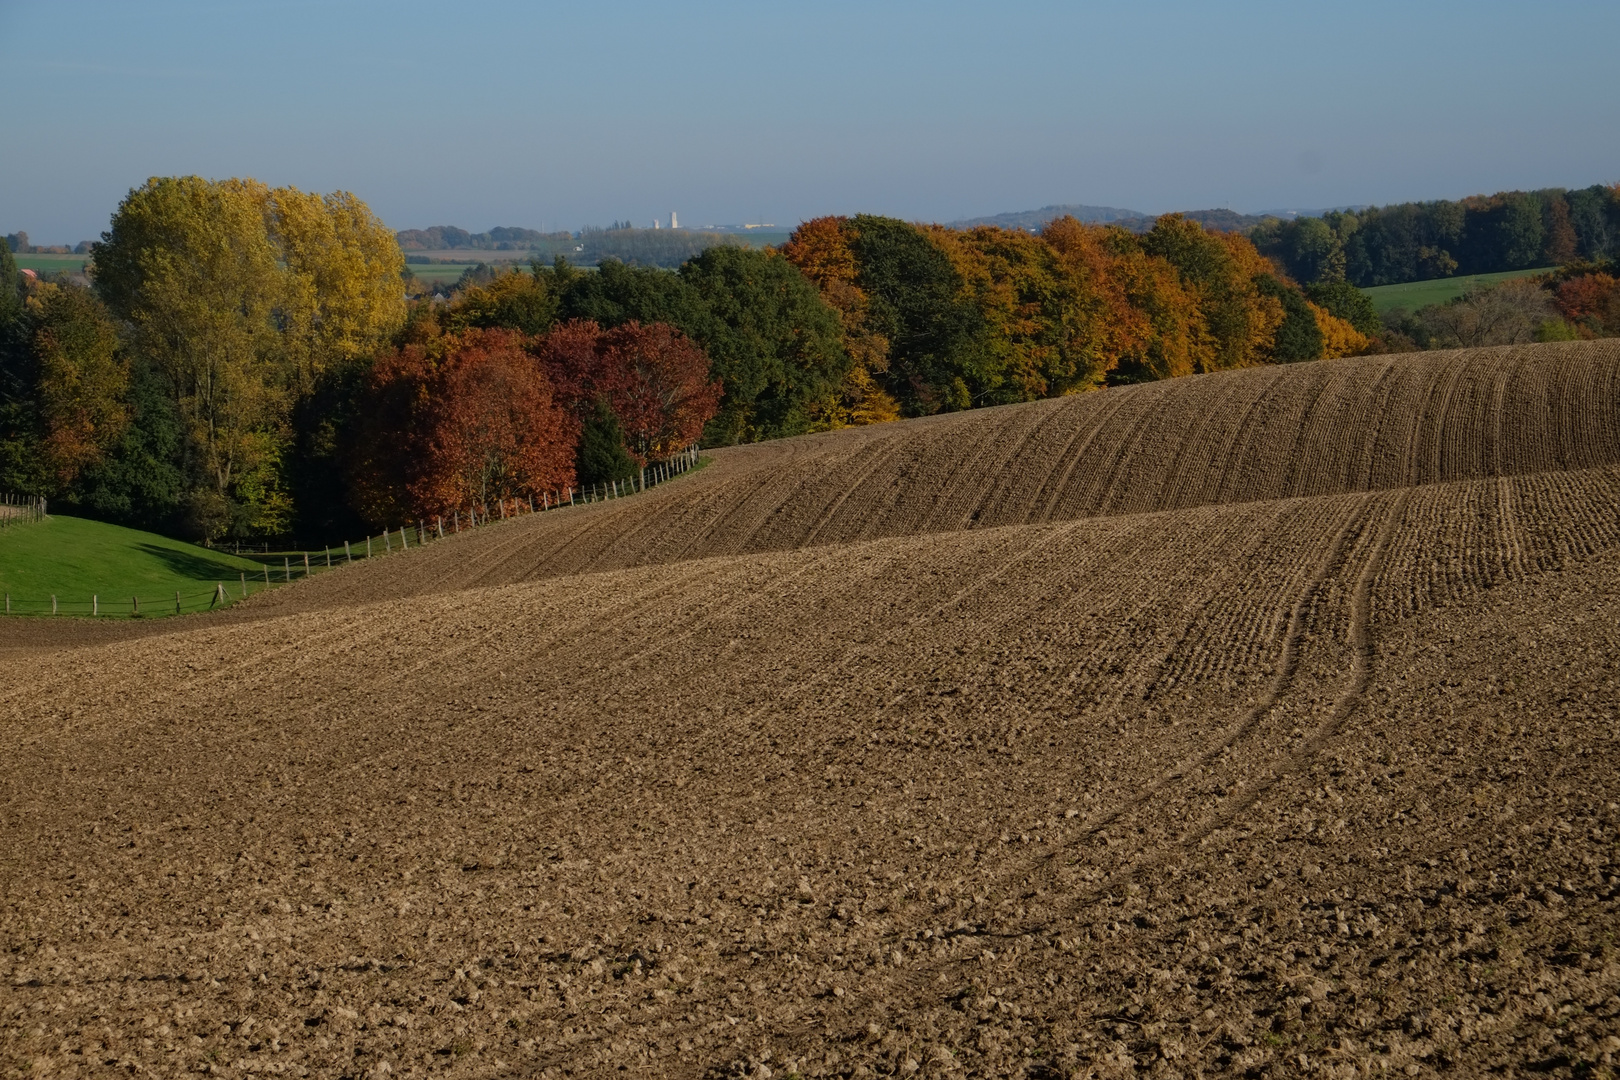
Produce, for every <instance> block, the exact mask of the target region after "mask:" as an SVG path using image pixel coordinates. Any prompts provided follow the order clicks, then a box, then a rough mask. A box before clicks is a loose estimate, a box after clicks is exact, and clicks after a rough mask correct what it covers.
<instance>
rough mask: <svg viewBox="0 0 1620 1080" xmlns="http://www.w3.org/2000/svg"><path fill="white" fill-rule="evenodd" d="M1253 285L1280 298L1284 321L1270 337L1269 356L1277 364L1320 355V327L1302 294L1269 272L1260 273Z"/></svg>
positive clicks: (1262, 292) (1319, 356) (1318, 358)
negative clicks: (1273, 335)
mask: <svg viewBox="0 0 1620 1080" xmlns="http://www.w3.org/2000/svg"><path fill="white" fill-rule="evenodd" d="M1255 286H1256V287H1257V288H1258V289H1259V291H1260V295H1262V296H1274V297H1276V298H1277V299H1278V300H1280V301H1282V306H1283V321H1282V325H1281V326H1279V327H1277V333H1276V335H1275V337H1274V338H1273V339H1272V346H1271V358H1272V359H1273V360H1275V361H1276V362H1277V363H1279V364H1294V363H1298V362H1300V361H1301V360H1320V359H1321V358H1322V351H1323V350H1322V329H1321V327H1319V326H1317V325H1316V316H1315V315H1313V314H1312V313H1311V309H1310V307H1309V305H1307V304H1306V303H1305V295H1304V294H1303V293H1301V292H1300V291H1299V290H1298V289H1294V288H1290V287H1289V286H1287V285H1285V284H1283V283H1282V282H1281V281H1279V280H1277V279H1276V278H1274V277H1272V276H1271V275H1270V274H1262V275H1261V276H1260V278H1259V280H1258V281H1256V282H1255Z"/></svg>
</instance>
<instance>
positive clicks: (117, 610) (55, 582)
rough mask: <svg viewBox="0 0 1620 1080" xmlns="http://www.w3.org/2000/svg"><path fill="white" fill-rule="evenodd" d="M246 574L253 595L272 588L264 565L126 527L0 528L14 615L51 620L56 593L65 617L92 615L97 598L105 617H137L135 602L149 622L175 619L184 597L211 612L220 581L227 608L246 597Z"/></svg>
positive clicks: (1, 576) (80, 523) (65, 521)
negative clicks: (177, 604) (165, 617)
mask: <svg viewBox="0 0 1620 1080" xmlns="http://www.w3.org/2000/svg"><path fill="white" fill-rule="evenodd" d="M244 573H245V574H247V575H248V579H249V590H250V591H252V592H260V591H263V590H264V589H265V588H266V587H267V586H266V585H265V583H264V566H263V564H261V563H258V562H254V561H253V560H251V559H244V558H238V557H237V556H235V555H230V554H227V553H225V552H221V551H210V550H208V549H207V548H200V547H195V546H193V545H191V544H187V543H184V542H182V541H180V540H171V539H169V538H168V537H166V536H159V535H157V534H156V533H149V532H141V531H139V530H138V529H126V528H124V527H123V526H121V525H107V524H104V523H102V522H99V521H90V520H87V519H85V518H75V517H63V516H60V515H51V516H50V517H47V518H46V519H45V520H44V521H34V522H27V523H22V524H15V525H8V526H7V527H5V528H0V591H3V592H5V593H7V594H9V596H10V597H11V610H12V612H13V613H14V614H15V613H19V612H20V613H25V614H43V615H49V614H50V612H51V596H52V595H55V596H56V598H57V610H58V612H59V613H61V614H64V615H68V614H71V615H88V614H90V612H91V597H96V598H97V605H96V606H97V607H99V609H100V612H99V613H100V614H101V615H103V616H129V615H131V614H133V613H134V607H133V605H132V604H131V599H132V598H139V601H140V614H141V615H142V616H143V617H144V616H147V615H172V614H174V609H175V608H174V594H175V593H177V592H178V593H180V595H181V608H182V610H184V611H207V610H209V608H210V606H214V607H217V606H218V605H217V604H215V603H213V600H214V585H215V583H216V582H219V583H222V584H224V586H225V595H226V602H227V603H229V602H231V601H233V600H237V599H240V598H241V596H242V584H241V581H242V579H241V575H242V574H244ZM255 575H257V577H255ZM275 577H276V578H277V579H278V580H279V578H280V577H281V575H280V574H276V575H275Z"/></svg>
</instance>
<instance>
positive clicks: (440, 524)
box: [433, 514, 444, 540]
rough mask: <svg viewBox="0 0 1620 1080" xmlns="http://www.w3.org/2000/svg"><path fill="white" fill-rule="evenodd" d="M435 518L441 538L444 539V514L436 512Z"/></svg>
mask: <svg viewBox="0 0 1620 1080" xmlns="http://www.w3.org/2000/svg"><path fill="white" fill-rule="evenodd" d="M433 520H434V522H435V523H436V524H437V525H438V529H439V539H440V540H443V539H444V515H443V514H434V515H433Z"/></svg>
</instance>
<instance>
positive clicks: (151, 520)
mask: <svg viewBox="0 0 1620 1080" xmlns="http://www.w3.org/2000/svg"><path fill="white" fill-rule="evenodd" d="M127 401H128V406H129V411H130V418H129V425H128V426H127V427H125V428H124V432H123V435H122V437H121V438H120V439H119V441H118V443H117V444H116V445H114V446H113V447H112V448H111V449H110V450H109V451H108V453H107V454H106V456H105V457H104V458H103V459H102V460H101V461H100V462H98V463H96V464H95V465H92V466H90V467H89V468H87V469H85V471H84V472H83V473H82V474H81V475H80V477H79V480H78V483H77V484H76V486H75V490H74V491H73V493H72V496H71V498H70V502H71V504H72V505H73V506H75V507H76V508H78V509H79V510H80V511H81V512H82V513H83V514H84V515H85V516H86V517H93V518H98V519H100V520H103V521H113V522H117V523H119V524H122V525H131V526H135V527H139V528H143V529H151V530H153V531H156V532H169V533H172V532H175V531H176V530H178V529H179V528H180V525H181V517H182V511H183V507H184V502H185V497H186V493H187V489H188V486H189V485H188V484H187V475H186V470H185V468H184V460H185V451H186V438H185V422H184V420H183V419H182V418H181V416H180V411H179V409H178V408H176V406H175V404H174V395H173V393H172V391H171V390H170V388H169V386H168V385H167V383H166V382H165V380H164V377H163V375H162V374H161V373H159V372H158V371H156V370H155V369H154V368H153V367H152V366H151V365H150V364H147V363H145V362H143V361H141V360H140V359H138V358H137V359H136V361H135V362H134V363H133V364H132V365H131V368H130V382H129V396H128V399H127Z"/></svg>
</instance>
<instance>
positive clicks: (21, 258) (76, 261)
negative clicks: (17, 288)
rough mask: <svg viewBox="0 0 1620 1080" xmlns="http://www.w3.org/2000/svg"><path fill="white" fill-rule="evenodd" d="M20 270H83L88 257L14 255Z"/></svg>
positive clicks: (40, 271) (59, 271)
mask: <svg viewBox="0 0 1620 1080" xmlns="http://www.w3.org/2000/svg"><path fill="white" fill-rule="evenodd" d="M12 258H13V259H15V260H16V262H17V269H19V270H33V271H35V272H36V273H41V274H43V273H57V274H59V273H62V272H63V271H73V270H83V269H84V264H85V261H86V260H87V259H89V258H90V256H88V255H13V256H12Z"/></svg>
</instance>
